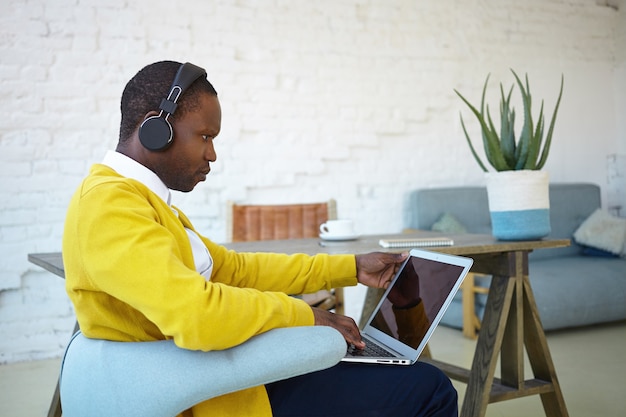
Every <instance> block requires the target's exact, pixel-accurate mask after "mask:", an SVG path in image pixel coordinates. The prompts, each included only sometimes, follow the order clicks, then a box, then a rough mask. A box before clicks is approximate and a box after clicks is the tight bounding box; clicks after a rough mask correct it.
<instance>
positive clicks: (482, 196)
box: [407, 183, 601, 259]
mask: <svg viewBox="0 0 626 417" xmlns="http://www.w3.org/2000/svg"><path fill="white" fill-rule="evenodd" d="M600 203H601V201H600V187H598V186H597V185H595V184H587V183H562V184H560V183H555V184H550V226H551V228H552V232H551V233H550V236H549V238H553V239H572V235H573V234H574V231H575V230H576V229H577V228H578V226H580V224H581V223H582V222H583V221H584V220H585V219H586V218H587V217H589V216H590V215H591V214H592V213H593V212H594V211H595V210H596V209H597V208H598V207H600ZM445 213H449V214H451V215H453V216H454V217H456V219H457V220H458V221H459V222H460V223H461V224H462V225H463V226H465V228H466V229H467V231H468V232H470V233H480V234H491V219H490V217H489V203H488V199H487V190H486V188H485V187H476V186H467V187H448V188H427V189H419V190H416V191H413V192H412V193H411V194H410V196H409V213H408V225H407V227H409V228H414V229H424V230H430V228H431V226H432V225H433V223H435V222H436V221H437V220H438V219H439V218H440V217H441V216H442V215H443V214H445ZM579 252H580V247H579V246H578V245H577V244H576V243H575V242H573V240H572V245H571V246H570V247H567V248H557V249H545V250H540V251H536V252H534V253H532V254H531V257H532V258H534V259H538V258H546V257H552V256H561V255H571V254H577V253H579Z"/></svg>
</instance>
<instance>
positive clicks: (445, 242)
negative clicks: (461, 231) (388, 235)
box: [378, 237, 454, 248]
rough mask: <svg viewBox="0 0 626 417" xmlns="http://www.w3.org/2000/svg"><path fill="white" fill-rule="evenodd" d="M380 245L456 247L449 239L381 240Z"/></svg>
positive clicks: (387, 246) (392, 246)
mask: <svg viewBox="0 0 626 417" xmlns="http://www.w3.org/2000/svg"><path fill="white" fill-rule="evenodd" d="M378 244H379V245H380V246H382V247H383V248H432V247H437V246H452V245H454V240H452V239H450V238H449V237H423V238H407V239H380V240H379V241H378Z"/></svg>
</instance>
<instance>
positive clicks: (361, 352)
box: [347, 342, 395, 358]
mask: <svg viewBox="0 0 626 417" xmlns="http://www.w3.org/2000/svg"><path fill="white" fill-rule="evenodd" d="M347 354H348V356H365V357H382V358H393V357H395V355H393V354H391V353H390V352H388V351H387V350H385V349H383V348H382V347H380V346H378V345H377V344H375V343H372V342H369V343H367V344H366V346H365V349H357V348H355V347H354V345H350V346H349V347H348V353H347Z"/></svg>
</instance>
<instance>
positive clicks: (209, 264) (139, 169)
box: [102, 151, 213, 281]
mask: <svg viewBox="0 0 626 417" xmlns="http://www.w3.org/2000/svg"><path fill="white" fill-rule="evenodd" d="M102 164H103V165H106V166H108V167H110V168H112V169H113V170H114V171H115V172H117V173H118V174H120V175H122V176H124V177H126V178H132V179H134V180H136V181H139V182H140V183H142V184H143V185H145V186H146V187H148V188H149V189H150V191H152V192H153V193H155V194H156V195H158V196H159V197H160V198H161V199H162V200H163V201H164V202H165V203H167V205H168V206H169V207H170V208H171V209H172V212H173V213H174V214H175V215H176V217H178V212H177V211H176V209H175V208H173V207H172V205H171V199H172V193H171V192H170V190H169V188H167V186H166V185H165V184H164V183H163V181H161V179H160V178H159V177H158V176H157V175H156V174H155V173H154V172H152V171H151V170H150V169H148V168H146V167H145V166H143V165H141V164H140V163H139V162H137V161H135V160H134V159H132V158H129V157H127V156H126V155H124V154H121V153H119V152H114V151H108V152H107V153H106V155H105V156H104V159H103V160H102ZM185 231H187V236H188V237H189V243H190V244H191V251H192V253H193V260H194V263H195V266H196V271H198V273H199V274H201V275H202V276H203V277H204V279H206V280H207V281H209V280H210V279H211V273H212V272H213V258H211V254H210V253H209V250H208V249H207V248H206V246H205V245H204V243H203V242H202V240H201V239H200V237H199V236H198V235H197V234H196V233H195V232H194V231H193V230H191V229H188V228H185Z"/></svg>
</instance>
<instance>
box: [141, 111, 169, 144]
mask: <svg viewBox="0 0 626 417" xmlns="http://www.w3.org/2000/svg"><path fill="white" fill-rule="evenodd" d="M173 136H174V132H173V131H172V126H171V125H170V123H169V122H168V121H167V120H165V118H164V117H159V116H152V117H148V118H147V119H146V120H144V121H143V123H142V124H141V126H140V127H139V141H140V142H141V144H142V145H143V146H144V147H145V148H146V149H149V150H151V151H162V150H165V149H167V147H168V146H170V144H171V143H172V139H173Z"/></svg>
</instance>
